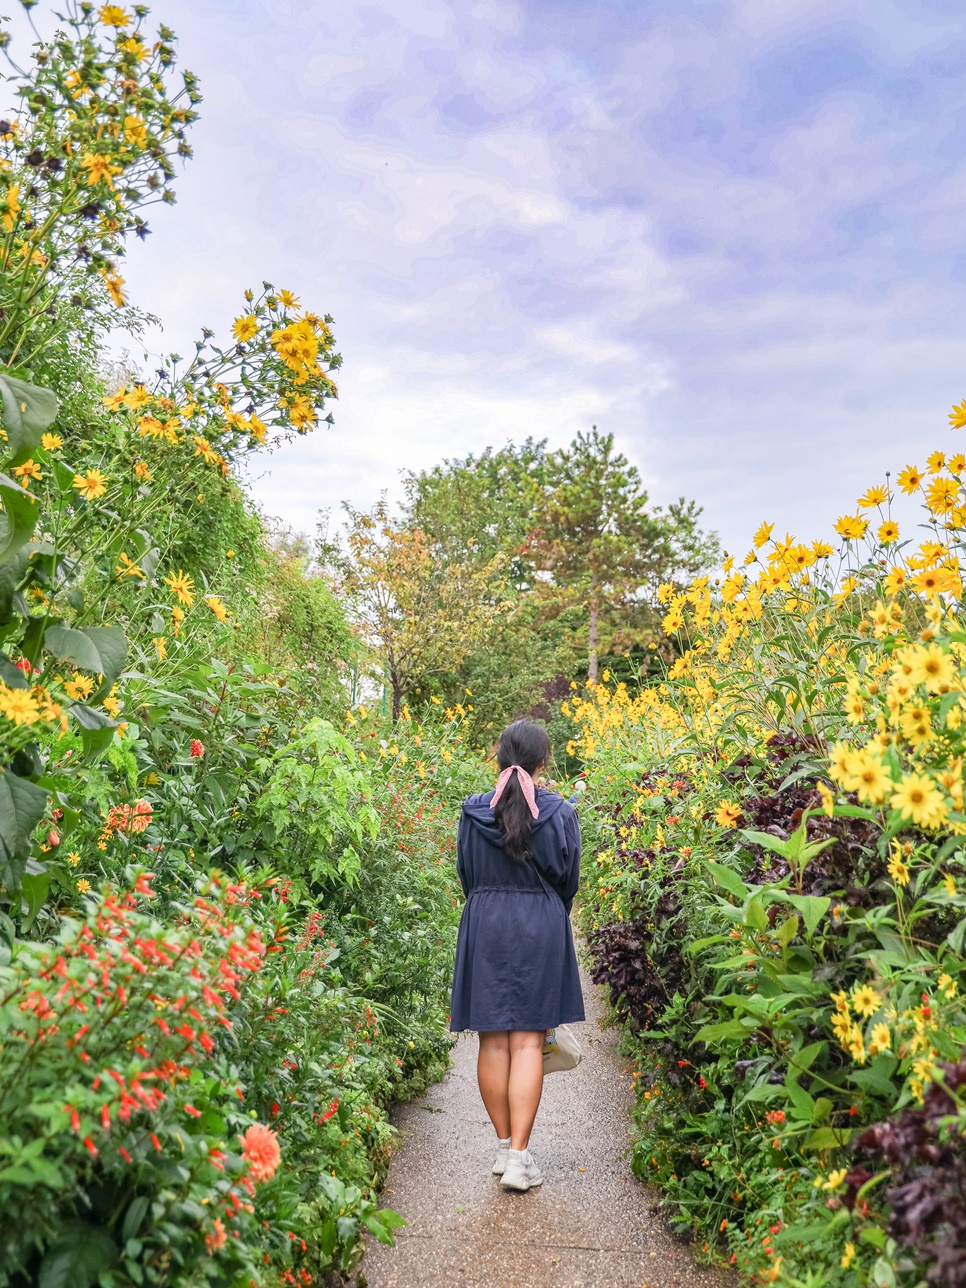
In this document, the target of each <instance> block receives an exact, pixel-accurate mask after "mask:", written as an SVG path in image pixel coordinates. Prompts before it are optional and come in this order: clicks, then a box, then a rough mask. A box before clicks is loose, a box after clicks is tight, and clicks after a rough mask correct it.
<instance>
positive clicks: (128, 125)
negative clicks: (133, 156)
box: [124, 116, 148, 148]
mask: <svg viewBox="0 0 966 1288" xmlns="http://www.w3.org/2000/svg"><path fill="white" fill-rule="evenodd" d="M124 137H125V139H126V140H127V141H128V143H130V145H131V147H133V148H146V147H147V146H148V127H147V126H146V125H145V124H144V122H143V121H142V120H141V118H140V117H139V116H125V118H124Z"/></svg>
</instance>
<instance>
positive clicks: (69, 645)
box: [44, 622, 127, 688]
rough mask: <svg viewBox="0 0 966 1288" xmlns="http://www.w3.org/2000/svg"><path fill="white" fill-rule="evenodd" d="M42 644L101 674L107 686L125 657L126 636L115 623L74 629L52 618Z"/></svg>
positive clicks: (67, 660) (65, 657) (66, 660)
mask: <svg viewBox="0 0 966 1288" xmlns="http://www.w3.org/2000/svg"><path fill="white" fill-rule="evenodd" d="M44 645H45V647H46V648H48V649H49V650H50V652H51V653H53V655H54V657H56V658H58V659H59V660H60V661H61V662H72V663H73V665H74V666H80V667H83V668H84V670H85V671H92V672H93V673H94V674H95V675H103V677H104V686H106V687H108V688H110V686H111V685H112V684H113V683H114V681H115V680H116V679H117V677H118V676H119V675H120V673H121V668H122V667H123V665H124V659H125V658H126V657H127V639H126V638H125V635H124V632H123V631H122V630H121V629H120V627H118V626H87V627H84V628H83V629H82V630H76V629H75V628H74V627H72V626H64V625H63V623H62V622H55V623H54V624H53V625H52V626H49V627H48V628H47V633H46V635H45V637H44Z"/></svg>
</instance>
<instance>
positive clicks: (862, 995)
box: [852, 984, 882, 1019]
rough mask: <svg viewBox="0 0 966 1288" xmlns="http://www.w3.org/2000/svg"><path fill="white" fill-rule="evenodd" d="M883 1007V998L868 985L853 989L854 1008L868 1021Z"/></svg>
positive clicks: (860, 985)
mask: <svg viewBox="0 0 966 1288" xmlns="http://www.w3.org/2000/svg"><path fill="white" fill-rule="evenodd" d="M881 1005H882V998H881V997H880V996H879V994H878V993H877V992H876V991H875V989H874V988H871V987H870V986H869V985H868V984H859V985H858V986H857V987H856V988H853V990H852V1006H853V1008H854V1009H855V1011H856V1012H857V1013H858V1014H859V1015H864V1016H865V1017H866V1019H868V1018H869V1017H870V1016H872V1015H875V1013H876V1011H877V1010H878V1009H879V1007H880V1006H881Z"/></svg>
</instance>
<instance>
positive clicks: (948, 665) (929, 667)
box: [909, 644, 958, 693]
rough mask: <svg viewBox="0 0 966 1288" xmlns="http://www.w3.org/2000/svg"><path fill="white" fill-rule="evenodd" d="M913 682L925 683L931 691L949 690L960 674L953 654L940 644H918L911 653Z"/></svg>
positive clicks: (911, 677) (910, 676) (911, 676)
mask: <svg viewBox="0 0 966 1288" xmlns="http://www.w3.org/2000/svg"><path fill="white" fill-rule="evenodd" d="M910 661H911V662H912V670H911V671H910V675H909V678H910V679H911V680H912V682H913V684H924V685H925V686H926V688H927V689H928V691H929V692H930V693H941V692H947V691H948V689H949V688H950V686H951V685H952V684H953V682H954V681H955V680H956V678H957V675H958V669H957V667H956V663H955V662H954V661H953V658H952V656H951V654H949V653H946V652H944V650H943V649H942V648H941V647H940V645H938V644H926V645H922V644H919V645H917V646H916V647H915V648H914V649H913V650H912V651H911V654H910Z"/></svg>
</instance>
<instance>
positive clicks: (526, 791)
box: [490, 765, 540, 818]
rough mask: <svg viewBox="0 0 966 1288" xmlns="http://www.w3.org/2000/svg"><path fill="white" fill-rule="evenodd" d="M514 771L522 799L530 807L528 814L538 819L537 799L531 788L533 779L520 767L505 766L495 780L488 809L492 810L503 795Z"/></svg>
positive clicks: (532, 787)
mask: <svg viewBox="0 0 966 1288" xmlns="http://www.w3.org/2000/svg"><path fill="white" fill-rule="evenodd" d="M514 771H516V776H517V779H518V780H519V783H520V788H521V790H522V791H523V798H524V800H525V801H526V802H527V804H528V805H529V806H530V813H531V814H532V815H533V817H534V818H539V817H540V810H539V809H538V807H537V797H536V792H535V790H534V786H533V779H532V778H531V777H530V775H529V774H528V773H527V771H526V770H525V769H523V768H522V766H520V765H507V767H506V769H504V771H503V773H502V774H501V775H500V777H499V778H498V779H497V780H496V791H495V792H494V793H493V799H492V800H491V801H490V808H491V809H492V808H493V807H494V806H495V805H496V803H497V801H498V800H499V799H500V797H501V796H502V795H503V792H504V789H505V788H506V785H507V783H508V782H509V781H510V775H511V774H512V773H513V772H514Z"/></svg>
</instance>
